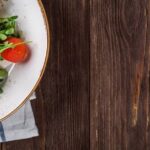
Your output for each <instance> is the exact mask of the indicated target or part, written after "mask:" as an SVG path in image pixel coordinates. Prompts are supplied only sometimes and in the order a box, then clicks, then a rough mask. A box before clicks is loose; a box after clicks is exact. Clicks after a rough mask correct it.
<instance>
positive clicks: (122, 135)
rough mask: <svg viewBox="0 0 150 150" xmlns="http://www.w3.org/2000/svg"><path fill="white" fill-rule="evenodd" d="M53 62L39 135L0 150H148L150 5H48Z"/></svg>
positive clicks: (81, 0) (38, 104) (66, 0)
mask: <svg viewBox="0 0 150 150" xmlns="http://www.w3.org/2000/svg"><path fill="white" fill-rule="evenodd" d="M43 3H44V6H45V8H46V11H47V14H48V18H49V22H50V27H51V43H52V45H51V56H50V59H49V62H48V66H47V69H46V73H45V75H44V78H43V80H42V82H41V84H40V85H39V88H38V89H37V97H38V99H37V100H36V101H34V102H33V109H34V113H35V118H36V122H37V126H38V128H39V133H40V136H39V137H38V138H33V139H29V140H23V141H16V142H9V143H5V144H1V146H0V150H18V149H19V150H20V149H21V150H150V121H149V120H150V118H149V116H150V102H149V100H150V95H149V92H150V51H149V47H150V1H149V0H73V1H71V0H43Z"/></svg>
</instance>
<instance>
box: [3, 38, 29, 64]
mask: <svg viewBox="0 0 150 150" xmlns="http://www.w3.org/2000/svg"><path fill="white" fill-rule="evenodd" d="M6 41H8V42H9V43H13V44H19V43H23V42H24V41H23V40H22V39H20V38H14V37H11V38H8V39H7V40H6ZM1 56H2V57H3V58H4V59H5V60H8V61H11V62H13V63H20V62H23V61H25V60H26V59H27V58H28V56H29V48H28V46H27V44H21V45H17V46H16V47H14V48H9V49H7V50H5V51H4V52H2V53H1Z"/></svg>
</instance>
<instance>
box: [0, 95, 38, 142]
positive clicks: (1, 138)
mask: <svg viewBox="0 0 150 150" xmlns="http://www.w3.org/2000/svg"><path fill="white" fill-rule="evenodd" d="M35 98H36V97H35V94H33V95H32V96H31V98H30V100H33V99H35ZM38 135H39V134H38V129H37V127H36V124H35V119H34V115H33V111H32V107H31V103H30V101H28V102H27V103H26V104H25V105H24V106H23V107H22V108H21V109H20V110H19V111H18V112H17V113H15V114H14V115H12V116H10V117H9V118H8V119H6V120H4V121H3V122H0V142H8V141H14V140H21V139H27V138H32V137H36V136H38Z"/></svg>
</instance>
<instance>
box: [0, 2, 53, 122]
mask: <svg viewBox="0 0 150 150" xmlns="http://www.w3.org/2000/svg"><path fill="white" fill-rule="evenodd" d="M37 2H38V4H39V7H40V11H41V13H42V15H43V18H44V24H45V26H46V32H47V48H46V57H45V61H44V64H43V67H42V71H41V73H40V75H39V77H38V80H37V81H36V83H35V85H34V86H33V88H32V90H31V92H30V93H29V94H28V96H27V97H26V98H25V99H24V100H22V101H21V103H20V104H19V105H18V107H17V108H15V109H14V110H12V111H11V112H9V113H8V114H7V115H5V116H4V117H1V118H0V122H1V121H4V120H6V119H7V118H9V117H10V116H12V115H13V114H15V113H16V112H17V111H18V110H19V109H20V108H21V107H23V105H24V104H25V103H26V102H27V101H28V100H29V98H30V97H31V95H32V94H33V93H34V91H35V90H36V88H37V87H38V85H39V83H40V81H41V79H42V77H43V75H44V72H45V69H46V66H47V62H48V58H49V54H50V43H51V36H50V26H49V22H48V17H47V14H46V10H45V8H44V5H43V3H42V1H41V0H37Z"/></svg>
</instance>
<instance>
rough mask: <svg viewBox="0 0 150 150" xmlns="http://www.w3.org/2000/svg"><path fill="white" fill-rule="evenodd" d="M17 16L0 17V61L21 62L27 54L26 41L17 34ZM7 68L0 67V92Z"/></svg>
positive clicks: (5, 78) (0, 91)
mask: <svg viewBox="0 0 150 150" xmlns="http://www.w3.org/2000/svg"><path fill="white" fill-rule="evenodd" d="M17 18H18V17H17V16H11V17H7V18H0V61H9V62H11V63H22V62H24V61H25V60H27V58H28V56H29V47H28V43H29V42H25V41H24V40H23V39H22V38H21V37H20V35H19V33H18V31H17V28H16V20H17ZM7 78H8V70H7V69H6V68H2V67H0V93H2V92H3V90H2V88H3V86H4V84H5V82H6V81H7Z"/></svg>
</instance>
